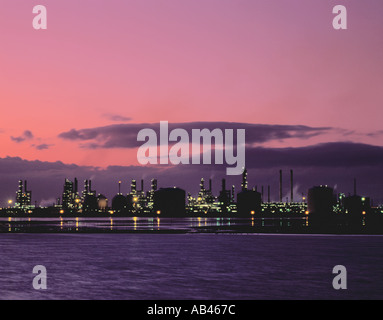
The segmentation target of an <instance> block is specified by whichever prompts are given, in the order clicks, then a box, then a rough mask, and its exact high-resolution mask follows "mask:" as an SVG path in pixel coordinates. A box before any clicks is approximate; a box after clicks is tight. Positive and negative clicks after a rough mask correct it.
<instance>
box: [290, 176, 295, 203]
mask: <svg viewBox="0 0 383 320" xmlns="http://www.w3.org/2000/svg"><path fill="white" fill-rule="evenodd" d="M293 175H294V173H293V170H290V188H291V196H290V202H294V181H293Z"/></svg>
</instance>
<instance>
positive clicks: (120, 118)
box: [103, 113, 132, 122]
mask: <svg viewBox="0 0 383 320" xmlns="http://www.w3.org/2000/svg"><path fill="white" fill-rule="evenodd" d="M103 116H104V117H106V118H107V119H109V120H111V121H116V122H127V121H132V118H130V117H125V116H122V115H119V114H111V113H105V114H103Z"/></svg>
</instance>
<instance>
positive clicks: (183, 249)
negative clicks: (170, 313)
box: [0, 233, 383, 300]
mask: <svg viewBox="0 0 383 320" xmlns="http://www.w3.org/2000/svg"><path fill="white" fill-rule="evenodd" d="M382 248H383V237H382V236H350V235H281V234H267V235H261V234H256V233H255V234H225V233H224V234H206V233H187V234H152V233H144V234H143V233H116V234H114V233H63V234H57V233H48V234H42V233H29V234H28V233H2V234H0V271H1V274H0V299H156V300H157V299H219V300H221V299H223V300H224V299H382V298H383V250H382ZM35 265H43V266H45V267H46V270H47V289H46V290H35V289H33V286H32V281H33V278H34V276H35V274H33V273H32V270H33V267H34V266H35ZM335 265H344V266H345V267H346V268H347V290H335V289H333V286H332V281H333V278H334V276H335V275H334V274H332V269H333V267H334V266H335Z"/></svg>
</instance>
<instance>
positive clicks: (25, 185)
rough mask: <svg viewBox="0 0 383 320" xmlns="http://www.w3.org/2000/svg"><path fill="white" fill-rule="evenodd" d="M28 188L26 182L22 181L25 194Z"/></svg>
mask: <svg viewBox="0 0 383 320" xmlns="http://www.w3.org/2000/svg"><path fill="white" fill-rule="evenodd" d="M27 190H28V188H27V180H25V181H24V192H27Z"/></svg>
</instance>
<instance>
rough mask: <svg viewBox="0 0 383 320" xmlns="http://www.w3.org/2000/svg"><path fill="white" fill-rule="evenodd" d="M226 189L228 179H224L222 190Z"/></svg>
mask: <svg viewBox="0 0 383 320" xmlns="http://www.w3.org/2000/svg"><path fill="white" fill-rule="evenodd" d="M225 190H226V180H225V179H222V191H225Z"/></svg>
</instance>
